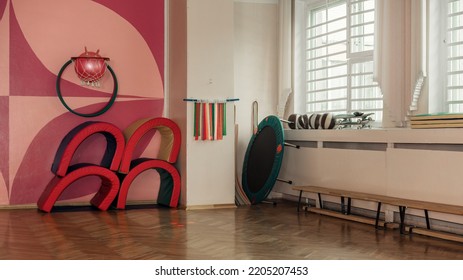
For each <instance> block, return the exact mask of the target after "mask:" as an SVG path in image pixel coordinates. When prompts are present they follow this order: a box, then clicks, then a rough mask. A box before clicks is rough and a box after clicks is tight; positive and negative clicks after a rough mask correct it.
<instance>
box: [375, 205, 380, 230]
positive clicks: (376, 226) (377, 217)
mask: <svg viewBox="0 0 463 280" xmlns="http://www.w3.org/2000/svg"><path fill="white" fill-rule="evenodd" d="M380 213H381V202H378V210H377V211H376V221H375V228H376V229H378V224H379V214H380Z"/></svg>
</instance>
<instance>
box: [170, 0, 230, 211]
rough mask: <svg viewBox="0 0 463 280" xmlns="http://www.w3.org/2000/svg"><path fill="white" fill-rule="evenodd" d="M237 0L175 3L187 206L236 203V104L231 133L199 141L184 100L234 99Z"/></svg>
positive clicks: (176, 90)
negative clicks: (234, 121) (235, 13)
mask: <svg viewBox="0 0 463 280" xmlns="http://www.w3.org/2000/svg"><path fill="white" fill-rule="evenodd" d="M233 16H234V14H233V0H186V1H185V0H175V1H169V23H170V25H169V40H168V41H169V46H168V47H169V82H168V84H169V117H170V118H172V119H173V120H174V121H177V122H179V124H180V128H181V130H182V143H183V145H182V148H181V151H180V159H179V163H178V168H179V171H180V175H181V177H182V192H181V206H182V207H185V208H187V209H188V208H189V207H190V208H191V207H193V208H194V207H209V206H218V205H234V199H235V181H234V172H233V170H234V166H235V161H234V158H235V149H234V127H233V126H234V123H233V120H234V114H233V111H234V110H233V104H232V103H229V104H227V135H226V136H224V139H223V140H220V141H195V140H194V138H193V120H194V116H193V111H194V110H193V108H194V107H193V104H194V103H192V102H188V103H187V102H184V101H183V99H184V98H198V99H211V100H213V99H224V98H233V97H234V65H233V64H234V61H233V54H234V42H233V40H234V39H233V37H234V36H233V23H234V20H233Z"/></svg>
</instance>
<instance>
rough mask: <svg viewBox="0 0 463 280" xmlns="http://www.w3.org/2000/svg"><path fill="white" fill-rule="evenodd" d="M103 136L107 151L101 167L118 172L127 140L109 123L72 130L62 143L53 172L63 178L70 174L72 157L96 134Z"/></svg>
mask: <svg viewBox="0 0 463 280" xmlns="http://www.w3.org/2000/svg"><path fill="white" fill-rule="evenodd" d="M98 133H99V134H102V135H103V136H104V137H105V139H106V143H107V144H106V150H105V153H104V155H103V158H102V160H101V164H100V165H101V166H102V167H106V168H108V169H110V170H113V171H117V170H118V169H119V165H120V163H121V159H122V156H123V154H124V150H125V139H124V135H123V134H122V131H121V130H120V129H119V128H118V127H116V126H115V125H113V124H110V123H107V122H95V121H89V122H84V123H82V124H80V125H78V126H76V127H75V128H74V129H72V130H71V131H70V132H69V133H68V134H67V135H66V136H65V137H64V138H63V140H62V141H61V143H60V145H59V147H58V150H57V152H56V155H55V159H54V161H53V165H52V167H51V171H52V172H53V173H54V174H55V175H56V176H60V177H63V176H65V175H66V173H67V172H68V168H69V165H70V164H71V160H72V157H73V156H74V153H75V152H76V150H77V148H78V147H79V145H80V144H82V142H84V141H85V140H86V139H87V138H88V137H90V136H91V135H94V134H98Z"/></svg>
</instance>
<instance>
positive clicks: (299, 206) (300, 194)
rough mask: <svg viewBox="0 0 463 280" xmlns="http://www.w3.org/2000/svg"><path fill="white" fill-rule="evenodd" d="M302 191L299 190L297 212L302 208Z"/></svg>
mask: <svg viewBox="0 0 463 280" xmlns="http://www.w3.org/2000/svg"><path fill="white" fill-rule="evenodd" d="M301 199H302V191H299V201H298V202H297V212H299V211H300V210H301Z"/></svg>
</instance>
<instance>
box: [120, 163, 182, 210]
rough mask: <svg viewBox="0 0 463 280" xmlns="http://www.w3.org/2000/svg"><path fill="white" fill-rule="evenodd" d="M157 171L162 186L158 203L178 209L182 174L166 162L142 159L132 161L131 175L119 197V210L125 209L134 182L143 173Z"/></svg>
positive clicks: (127, 176) (122, 187)
mask: <svg viewBox="0 0 463 280" xmlns="http://www.w3.org/2000/svg"><path fill="white" fill-rule="evenodd" d="M149 169H155V170H156V171H157V172H158V173H159V176H160V181H161V186H160V188H159V193H158V198H157V203H158V204H159V205H163V206H168V207H177V205H178V200H179V196H180V183H181V181H180V174H179V173H178V171H177V169H175V167H174V166H173V165H172V164H170V163H168V162H167V161H164V160H159V159H149V158H140V159H136V160H133V161H132V164H131V167H130V171H129V173H128V174H127V175H126V176H125V177H124V179H123V181H122V184H121V187H120V190H119V195H118V197H117V206H116V207H117V208H118V209H125V205H126V201H127V194H128V192H129V188H130V186H131V184H132V182H133V181H134V180H135V178H137V176H138V175H140V174H141V173H142V172H144V171H146V170H149Z"/></svg>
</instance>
